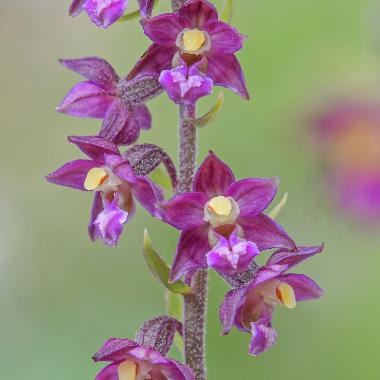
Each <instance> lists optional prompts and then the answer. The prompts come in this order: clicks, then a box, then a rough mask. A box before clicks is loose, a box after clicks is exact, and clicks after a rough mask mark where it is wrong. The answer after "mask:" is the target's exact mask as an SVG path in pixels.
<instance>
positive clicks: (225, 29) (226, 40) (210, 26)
mask: <svg viewBox="0 0 380 380" xmlns="http://www.w3.org/2000/svg"><path fill="white" fill-rule="evenodd" d="M203 29H204V30H205V31H206V32H207V33H208V34H209V35H210V37H211V46H212V51H213V52H216V53H221V54H232V53H236V52H237V51H238V50H240V49H241V48H242V47H243V41H244V39H245V37H244V36H243V35H241V34H240V33H239V32H238V30H237V29H235V28H233V27H232V26H230V25H228V24H226V23H224V22H222V21H213V22H209V23H207V24H206V25H205V26H204V28H203Z"/></svg>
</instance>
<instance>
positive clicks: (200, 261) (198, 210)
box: [160, 153, 296, 281]
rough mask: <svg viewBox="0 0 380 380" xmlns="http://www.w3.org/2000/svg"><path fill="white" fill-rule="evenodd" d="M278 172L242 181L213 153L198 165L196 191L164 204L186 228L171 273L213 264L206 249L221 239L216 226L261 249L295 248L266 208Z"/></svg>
mask: <svg viewBox="0 0 380 380" xmlns="http://www.w3.org/2000/svg"><path fill="white" fill-rule="evenodd" d="M277 184H278V179H277V178H269V179H267V178H247V179H243V180H240V181H236V180H235V177H234V175H233V173H232V171H231V169H230V168H229V167H228V166H227V165H226V164H225V163H224V162H222V161H221V160H220V159H219V158H218V157H217V156H216V155H215V154H214V153H210V154H209V155H208V157H207V158H206V159H205V161H204V162H203V164H202V165H201V166H200V168H199V169H198V172H197V173H196V175H195V178H194V182H193V191H192V192H188V193H184V194H181V195H178V196H176V197H174V198H173V199H171V200H169V201H167V202H163V203H161V204H160V208H161V213H162V217H163V219H164V220H165V221H166V222H167V223H169V224H171V225H172V226H174V227H175V228H177V229H179V230H181V231H182V233H181V236H180V240H179V243H178V247H177V254H176V257H175V260H174V264H173V268H172V273H171V279H172V280H173V281H175V280H178V279H179V278H180V277H181V276H182V275H183V274H185V273H188V272H189V271H192V270H194V269H196V268H205V267H207V258H206V255H207V253H208V252H209V251H210V249H211V248H212V247H213V246H214V245H215V244H213V243H214V241H213V240H214V239H213V232H216V233H218V234H219V235H222V236H224V237H225V238H229V236H230V234H231V233H232V232H233V231H234V230H235V229H237V234H238V236H239V237H241V238H244V239H246V240H248V241H251V242H254V243H255V244H256V246H257V249H258V250H259V251H263V250H266V249H271V248H286V249H289V250H292V249H295V248H296V246H295V244H294V242H293V240H292V239H291V238H290V237H289V236H288V234H287V233H286V232H285V231H284V229H283V228H282V227H281V226H280V225H278V224H277V223H276V222H275V221H273V220H272V219H271V218H269V217H268V216H267V215H265V214H264V213H263V211H264V210H265V209H266V208H267V207H268V206H269V204H270V203H271V202H272V200H273V198H274V196H275V194H276V190H277Z"/></svg>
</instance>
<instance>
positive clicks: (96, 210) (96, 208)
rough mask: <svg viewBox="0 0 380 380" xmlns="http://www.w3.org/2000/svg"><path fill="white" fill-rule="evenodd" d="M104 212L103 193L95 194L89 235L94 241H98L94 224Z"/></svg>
mask: <svg viewBox="0 0 380 380" xmlns="http://www.w3.org/2000/svg"><path fill="white" fill-rule="evenodd" d="M102 211H103V200H102V194H101V192H95V196H94V201H93V203H92V207H91V214H90V222H89V224H88V234H89V235H90V238H91V240H92V241H95V240H96V239H97V236H96V234H97V232H96V226H95V225H94V222H95V220H96V218H97V217H98V215H99V214H100V213H101V212H102Z"/></svg>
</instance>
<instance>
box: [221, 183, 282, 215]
mask: <svg viewBox="0 0 380 380" xmlns="http://www.w3.org/2000/svg"><path fill="white" fill-rule="evenodd" d="M277 184H278V179H277V178H248V179H243V180H240V181H237V182H235V183H233V184H232V185H230V186H229V187H228V189H227V190H226V192H225V195H226V196H230V197H232V198H233V199H234V200H235V201H236V202H237V203H238V205H239V208H240V215H241V216H242V217H254V216H256V215H258V214H260V213H261V212H263V211H264V210H265V209H266V208H267V207H268V206H269V204H270V203H271V202H272V200H273V198H274V197H275V195H276V191H277Z"/></svg>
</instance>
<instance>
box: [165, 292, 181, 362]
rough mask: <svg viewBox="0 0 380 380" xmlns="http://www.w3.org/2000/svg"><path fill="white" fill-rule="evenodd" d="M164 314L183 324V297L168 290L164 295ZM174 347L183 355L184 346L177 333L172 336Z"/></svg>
mask: <svg viewBox="0 0 380 380" xmlns="http://www.w3.org/2000/svg"><path fill="white" fill-rule="evenodd" d="M165 301H166V302H165V304H166V314H167V315H169V316H170V317H173V318H175V319H177V320H178V321H180V322H183V297H182V295H180V294H175V293H173V292H171V291H169V290H167V291H166V293H165ZM174 345H175V346H176V347H177V349H178V351H179V352H180V353H181V354H183V349H184V344H183V338H182V337H181V335H179V334H178V333H177V332H176V334H175V336H174Z"/></svg>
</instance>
